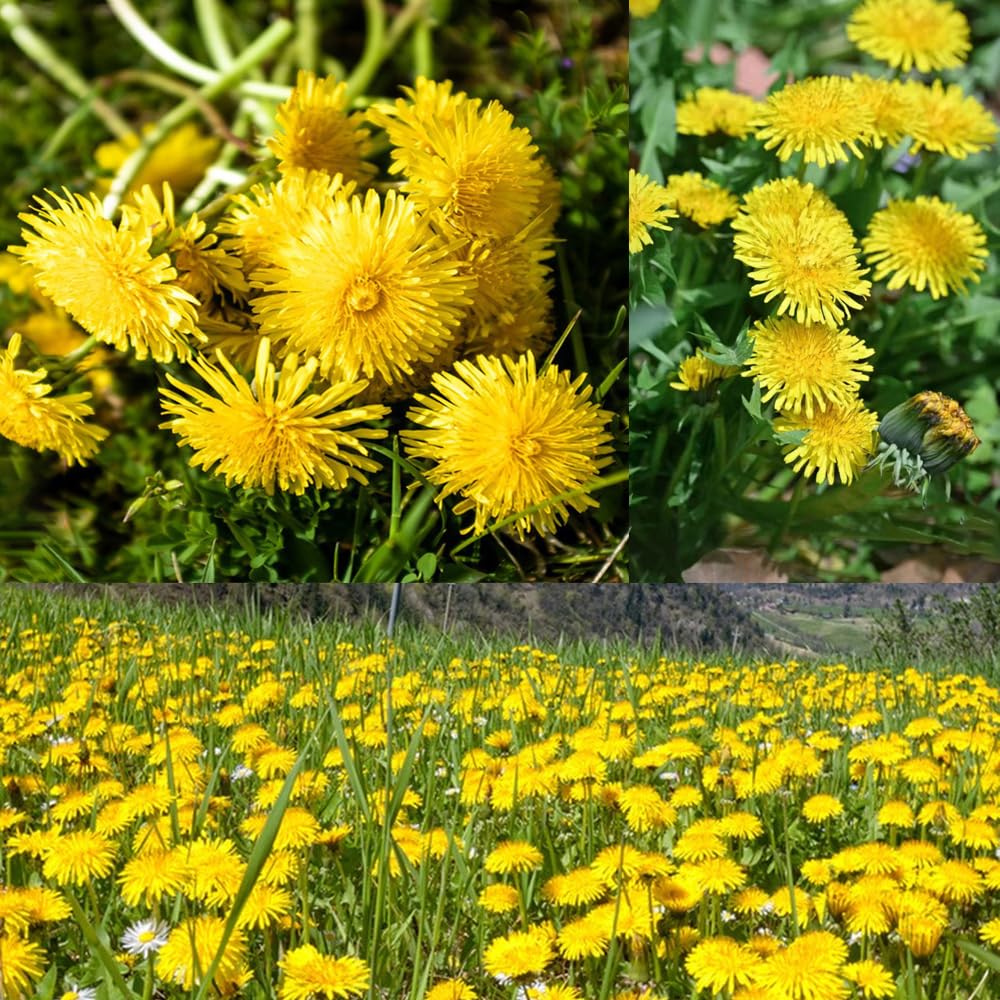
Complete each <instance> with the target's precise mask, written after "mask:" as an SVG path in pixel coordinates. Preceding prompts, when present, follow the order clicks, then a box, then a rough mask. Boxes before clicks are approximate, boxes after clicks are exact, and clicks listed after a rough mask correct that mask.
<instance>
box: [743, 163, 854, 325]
mask: <svg viewBox="0 0 1000 1000" xmlns="http://www.w3.org/2000/svg"><path fill="white" fill-rule="evenodd" d="M733 229H734V230H735V231H736V236H735V238H734V241H733V243H734V250H733V255H734V256H735V257H736V259H737V260H739V261H742V262H743V263H744V264H746V265H747V266H748V267H749V268H750V277H751V278H753V279H754V280H755V281H756V282H757V284H755V285H754V286H753V287H752V288H751V289H750V294H751V295H763V296H764V301H765V302H770V301H771V300H772V299H774V298H777V297H778V296H781V297H782V298H781V302H780V303H779V305H778V315H779V316H783V315H785V314H786V313H788V314H789V315H791V316H793V317H794V318H795V319H797V320H798V321H799V322H800V323H825V324H827V325H829V326H836V325H838V324H839V323H841V322H842V321H843V320H844V319H845V317H846V316H847V315H848V312H849V311H850V310H851V309H857V308H858V307H859V306H860V305H861V299H863V298H865V297H866V296H867V295H868V293H869V292H870V291H871V283H870V282H868V281H865V280H864V279H863V278H862V277H861V275H862V273H863V272H862V271H861V269H860V267H859V266H858V259H857V245H856V243H855V240H854V233H853V231H852V230H851V225H850V223H849V222H848V221H847V218H846V216H844V214H843V213H842V212H840V211H839V210H838V209H837V208H836V207H835V206H834V204H833V203H832V202H831V201H830V199H829V198H828V197H827V196H826V195H825V194H824V193H823V192H822V191H819V190H817V189H816V188H814V187H813V186H812V184H803V183H801V182H800V181H797V180H795V178H792V177H788V178H784V179H782V180H776V181H771V182H770V183H767V184H764V185H762V186H760V187H757V188H754V189H753V190H752V191H750V192H749V193H748V194H747V195H746V196H745V198H744V204H743V208H742V210H741V211H740V214H739V215H738V216H737V218H736V219H735V220H734V221H733Z"/></svg>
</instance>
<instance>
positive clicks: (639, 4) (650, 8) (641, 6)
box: [628, 0, 660, 17]
mask: <svg viewBox="0 0 1000 1000" xmlns="http://www.w3.org/2000/svg"><path fill="white" fill-rule="evenodd" d="M659 6H660V0H628V12H629V13H630V14H631V15H632V16H633V17H649V15H650V14H655V13H656V11H657V9H658V8H659Z"/></svg>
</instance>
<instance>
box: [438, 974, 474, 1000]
mask: <svg viewBox="0 0 1000 1000" xmlns="http://www.w3.org/2000/svg"><path fill="white" fill-rule="evenodd" d="M424 1000H479V994H478V993H477V992H476V991H475V990H474V989H473V988H472V987H471V986H470V985H469V984H468V983H467V982H465V981H464V980H462V979H442V980H441V982H439V983H435V984H434V985H433V986H432V987H431V988H430V989H429V990H428V991H427V995H426V997H425V998H424Z"/></svg>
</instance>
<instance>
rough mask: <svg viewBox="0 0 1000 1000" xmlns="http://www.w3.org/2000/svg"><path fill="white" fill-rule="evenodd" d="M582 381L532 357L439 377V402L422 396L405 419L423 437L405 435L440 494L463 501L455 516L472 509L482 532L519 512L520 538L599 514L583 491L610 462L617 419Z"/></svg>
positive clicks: (482, 360)
mask: <svg viewBox="0 0 1000 1000" xmlns="http://www.w3.org/2000/svg"><path fill="white" fill-rule="evenodd" d="M585 381H586V375H585V374H584V375H580V376H578V377H577V378H576V379H573V380H571V379H570V376H569V375H568V374H567V373H565V372H562V371H560V370H559V369H558V368H556V367H555V365H550V366H549V367H548V368H547V369H546V370H545V371H544V372H543V373H542V374H541V375H539V374H537V371H536V368H535V359H534V356H533V355H531V354H525V355H522V356H521V357H520V358H516V359H515V358H511V357H504V358H496V357H483V356H480V357H478V358H476V359H475V360H474V361H459V362H457V363H456V364H455V367H454V373H450V372H449V373H438V374H436V375H435V376H434V378H433V387H434V389H435V390H436V392H437V393H438V394H437V395H435V396H427V395H423V394H420V393H418V394H417V395H416V397H415V400H416V402H417V404H418V405H417V406H415V407H413V408H411V409H410V411H409V413H408V417H409V419H410V420H411V421H412V422H413V423H415V424H418V425H420V426H421V427H423V428H426V429H425V430H416V431H403V434H402V437H403V440H404V442H405V443H406V447H407V450H408V452H409V453H410V454H411V455H412V456H413V457H416V458H425V459H429V460H430V461H431V462H432V463H433V465H432V466H431V468H430V469H429V471H428V473H427V476H428V478H429V479H430V480H431V482H433V483H437V484H439V485H441V486H442V487H443V489H442V491H441V494H440V498H441V499H444V498H445V497H448V496H451V495H453V494H458V495H459V496H461V497H462V500H461V502H460V503H458V504H457V505H456V507H455V513H456V514H459V515H461V514H463V513H465V512H467V511H470V510H471V511H475V522H474V525H473V531H475V532H476V534H480V533H482V532H483V531H485V530H486V527H487V525H488V524H489V523H490V522H493V521H497V520H500V519H502V518H505V517H508V516H510V515H514V514H518V515H519V516H518V517H517V518H516V519H515V521H514V522H513V525H512V527H513V530H514V531H516V532H517V534H518V535H519V536H520V537H523V536H524V534H525V533H526V532H527V531H529V530H535V531H540V532H543V533H550V532H552V531H554V530H555V529H556V527H557V526H558V525H559V524H560V523H562V522H563V521H565V520H566V519H567V518H568V517H569V515H570V510H571V509H572V510H577V511H582V510H585V509H586V508H588V507H592V506H596V503H597V501H595V500H593V499H592V498H591V497H589V496H588V495H587V493H586V488H587V485H588V484H589V483H590V482H591V481H592V480H593V479H594V478H595V477H596V476H597V475H598V473H599V471H600V470H601V469H602V468H603V467H604V466H605V465H607V464H609V463H610V461H611V457H610V454H609V453H610V451H611V448H610V434H609V433H608V431H607V430H606V425H607V422H608V420H609V418H610V414H608V413H606V412H605V411H604V410H601V409H600V408H599V407H598V406H597V405H596V404H594V403H591V402H590V396H591V389H590V387H589V386H585V385H584V382H585ZM570 491H576V492H575V495H573V496H567V497H563V498H562V499H555V498H556V497H558V496H560V495H561V494H565V493H567V492H570ZM534 505H541V507H540V509H539V510H536V511H533V512H531V513H523V512H524V511H525V510H526V509H527V508H529V507H532V506H534Z"/></svg>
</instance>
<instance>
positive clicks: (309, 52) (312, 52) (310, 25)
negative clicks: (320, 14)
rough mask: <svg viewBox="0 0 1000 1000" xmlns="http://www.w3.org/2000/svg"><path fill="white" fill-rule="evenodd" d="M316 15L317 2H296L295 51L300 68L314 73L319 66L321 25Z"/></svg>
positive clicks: (307, 0)
mask: <svg viewBox="0 0 1000 1000" xmlns="http://www.w3.org/2000/svg"><path fill="white" fill-rule="evenodd" d="M316 14H317V11H316V0H296V3H295V31H296V37H295V50H296V54H297V55H298V60H299V67H300V68H301V69H307V70H310V71H311V72H313V73H315V72H316V67H317V66H318V65H319V25H318V24H317V17H316Z"/></svg>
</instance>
